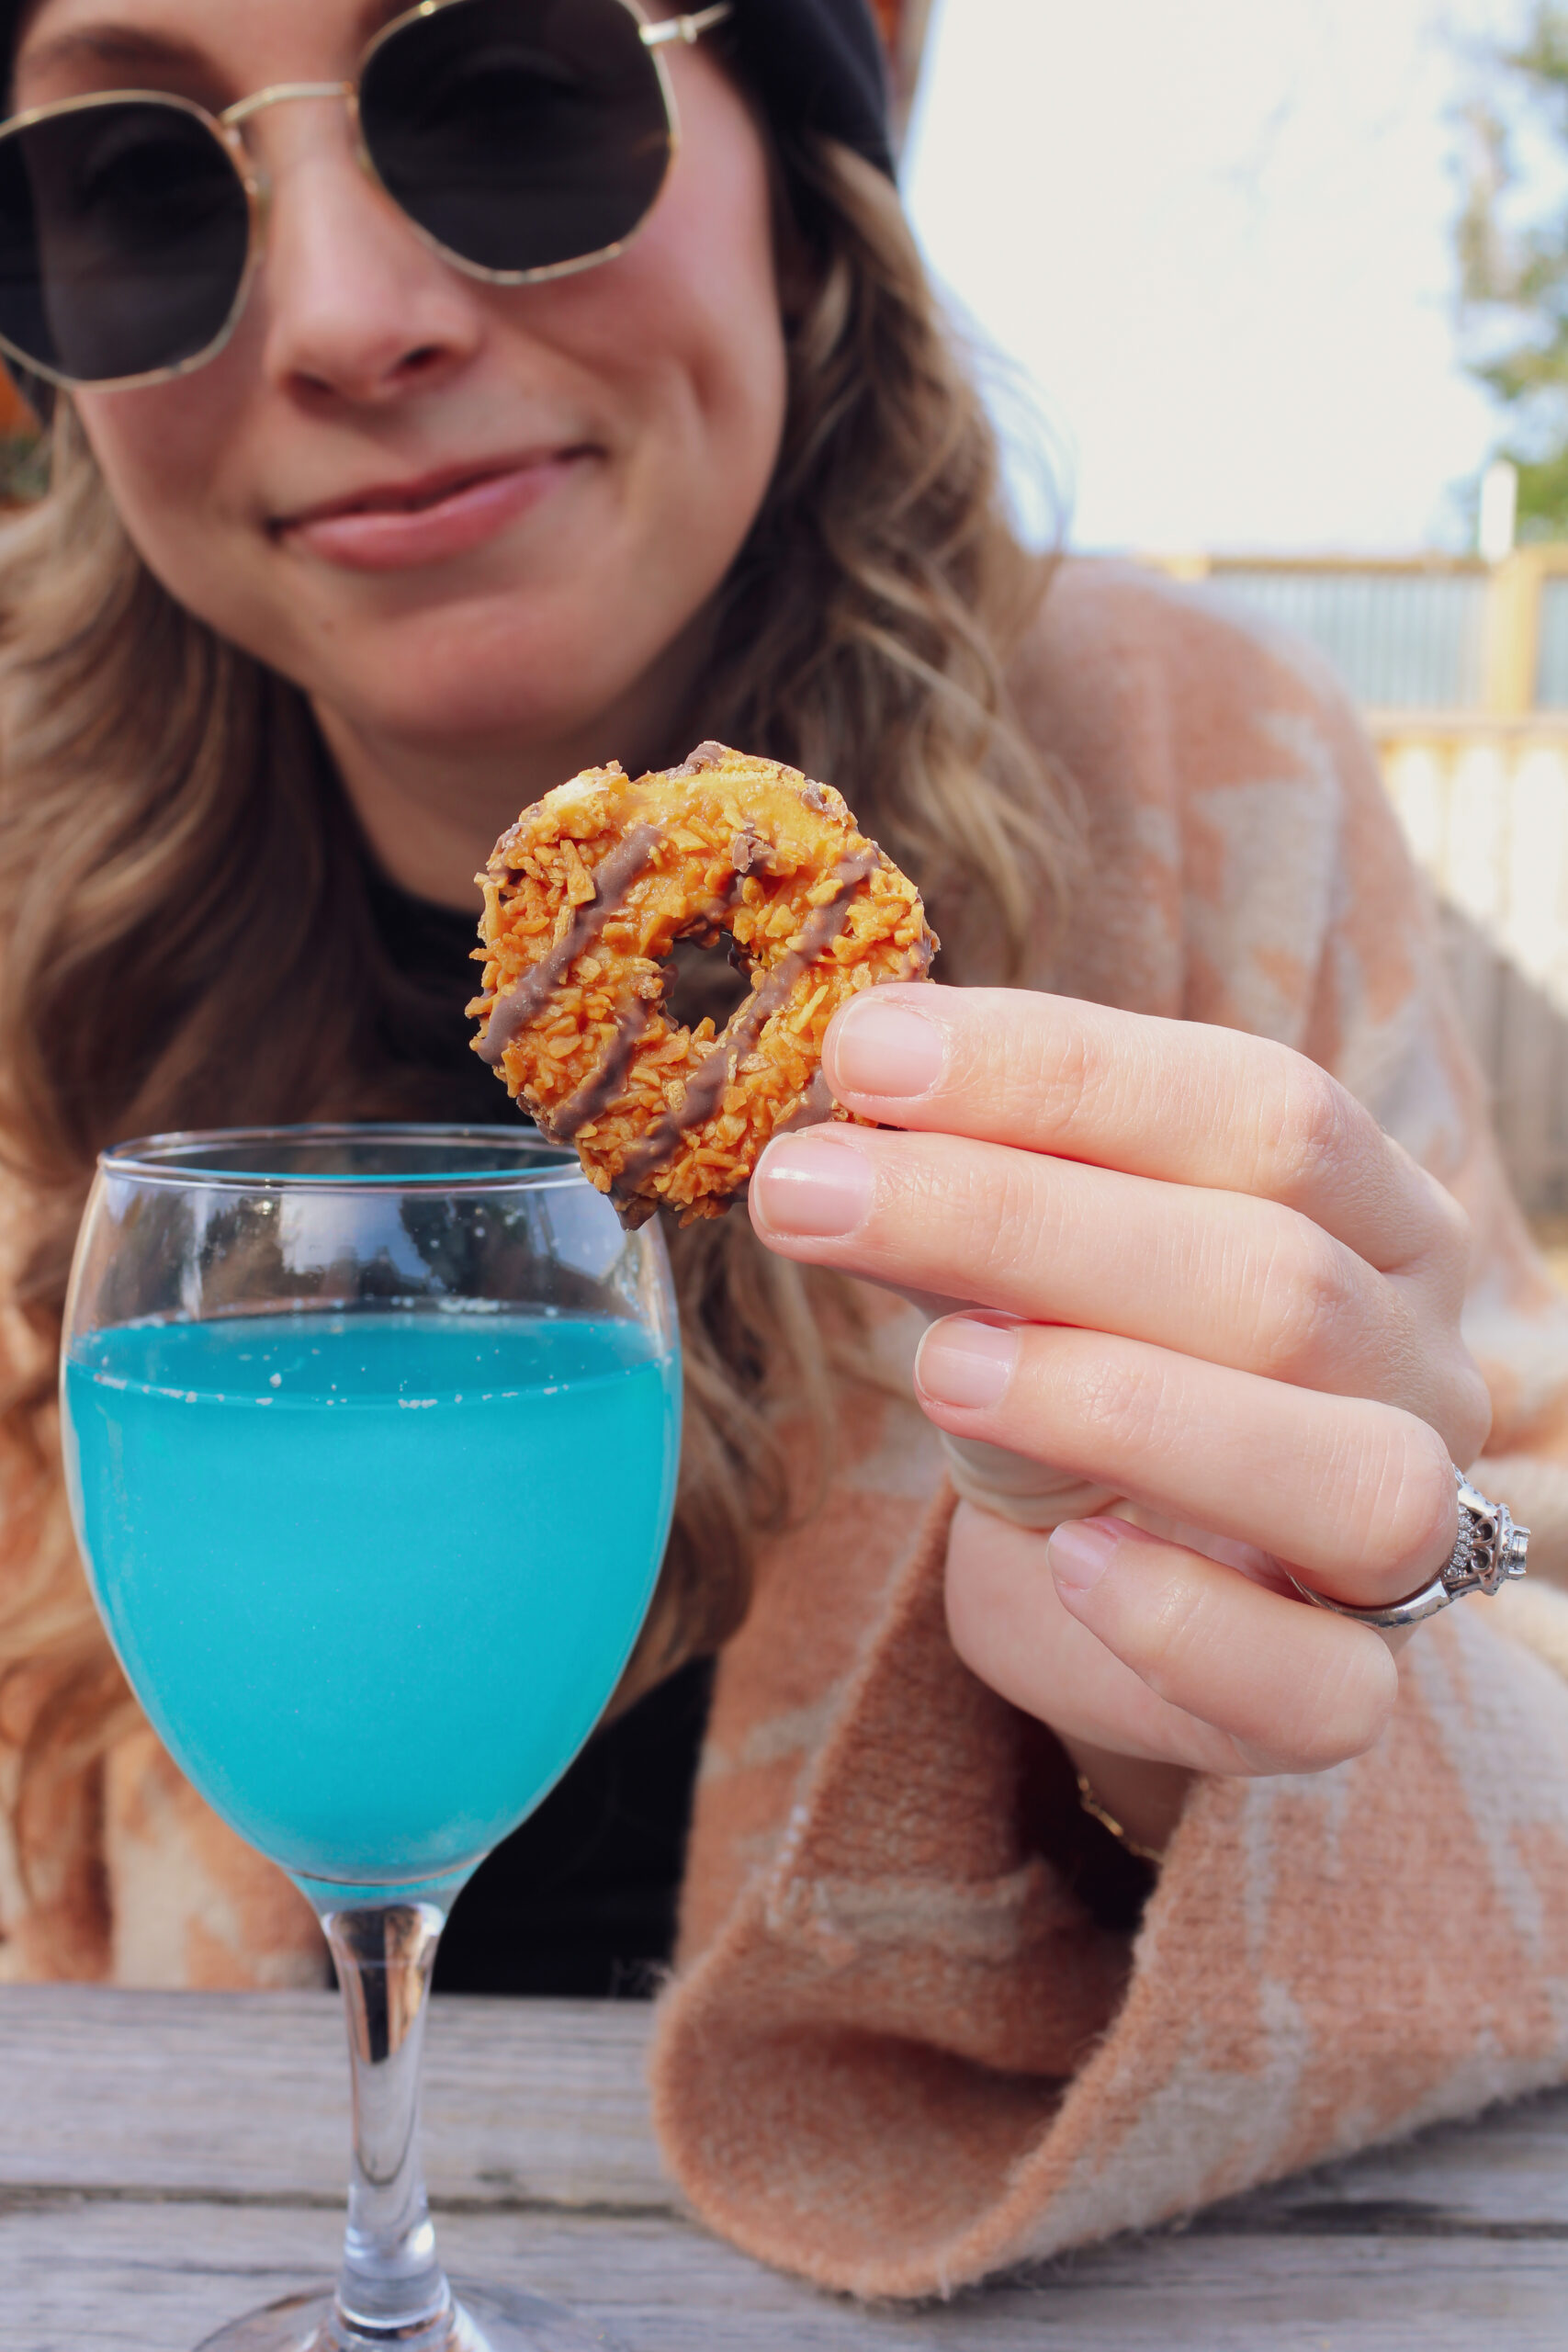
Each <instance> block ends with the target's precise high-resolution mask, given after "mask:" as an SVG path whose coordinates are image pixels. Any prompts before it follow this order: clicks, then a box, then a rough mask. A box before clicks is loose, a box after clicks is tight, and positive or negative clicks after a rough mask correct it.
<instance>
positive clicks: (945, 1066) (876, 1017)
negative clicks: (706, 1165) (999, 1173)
mask: <svg viewBox="0 0 1568 2352" xmlns="http://www.w3.org/2000/svg"><path fill="white" fill-rule="evenodd" d="M823 1072H824V1075H825V1076H826V1078H827V1080H828V1083H829V1086H830V1087H831V1089H832V1091H833V1094H834V1096H835V1098H836V1100H837V1101H839V1102H840V1103H843V1104H844V1106H845V1107H846V1109H848V1110H852V1111H858V1112H859V1113H861V1114H862V1115H863V1116H864V1117H866V1118H869V1119H874V1120H876V1121H878V1122H879V1124H881V1125H885V1126H897V1127H905V1128H909V1129H913V1130H924V1131H926V1132H940V1133H946V1134H950V1135H962V1136H974V1137H976V1139H979V1140H982V1141H985V1142H988V1143H1003V1144H1012V1145H1015V1146H1017V1147H1018V1148H1020V1149H1021V1150H1025V1151H1038V1152H1049V1153H1051V1154H1052V1155H1054V1156H1055V1157H1056V1158H1058V1159H1078V1160H1086V1161H1089V1162H1090V1163H1092V1164H1094V1165H1096V1166H1099V1167H1103V1168H1118V1169H1122V1170H1125V1171H1126V1172H1127V1173H1128V1174H1131V1175H1138V1176H1152V1177H1157V1178H1159V1179H1161V1180H1163V1181H1164V1182H1168V1183H1175V1184H1201V1185H1203V1186H1205V1187H1207V1188H1209V1189H1210V1190H1213V1191H1217V1192H1230V1193H1251V1194H1254V1195H1256V1196H1258V1197H1259V1198H1262V1199H1266V1200H1273V1201H1278V1202H1280V1203H1281V1204H1283V1205H1284V1206H1286V1207H1288V1208H1292V1209H1297V1210H1299V1211H1300V1212H1301V1213H1302V1214H1303V1216H1309V1217H1311V1218H1312V1220H1313V1222H1314V1224H1315V1225H1319V1226H1321V1227H1323V1228H1324V1230H1325V1232H1328V1233H1331V1234H1333V1235H1334V1236H1335V1237H1336V1238H1337V1239H1338V1240H1340V1241H1343V1242H1344V1243H1345V1244H1346V1246H1347V1247H1348V1248H1349V1249H1351V1250H1355V1252H1356V1253H1357V1255H1358V1256H1359V1257H1360V1258H1362V1259H1364V1260H1365V1261H1367V1262H1368V1263H1369V1264H1370V1265H1372V1266H1375V1267H1376V1268H1378V1270H1379V1271H1380V1272H1384V1273H1389V1272H1394V1271H1396V1270H1397V1269H1399V1268H1400V1267H1403V1266H1407V1265H1410V1264H1411V1263H1412V1262H1413V1261H1416V1260H1417V1259H1419V1258H1422V1257H1425V1256H1427V1255H1428V1254H1429V1253H1431V1252H1434V1251H1442V1252H1447V1253H1450V1254H1451V1253H1457V1252H1458V1251H1459V1250H1460V1249H1461V1235H1462V1233H1463V1231H1464V1219H1463V1216H1462V1215H1461V1211H1460V1210H1459V1208H1458V1207H1457V1205H1456V1204H1454V1203H1453V1202H1452V1201H1451V1200H1450V1198H1449V1195H1448V1194H1447V1193H1444V1192H1443V1190H1442V1188H1441V1186H1440V1185H1438V1183H1437V1182H1436V1180H1435V1179H1434V1178H1432V1177H1430V1176H1428V1175H1427V1173H1426V1171H1425V1170H1423V1169H1421V1168H1419V1167H1418V1166H1417V1165H1416V1162H1415V1160H1413V1159H1411V1158H1410V1156H1409V1154H1408V1153H1407V1152H1406V1151H1405V1150H1404V1148H1402V1147H1401V1146H1400V1145H1398V1144H1396V1143H1394V1142H1393V1141H1392V1140H1391V1138H1390V1137H1389V1136H1385V1135H1384V1134H1383V1132H1382V1128H1381V1127H1380V1126H1379V1125H1378V1124H1377V1122H1376V1121H1375V1120H1374V1119H1373V1118H1372V1116H1371V1114H1370V1112H1368V1111H1366V1110H1364V1109H1363V1108H1362V1106H1361V1104H1360V1103H1358V1102H1357V1101H1356V1099H1355V1097H1354V1096H1353V1095H1352V1094H1350V1093H1348V1091H1347V1090H1346V1089H1345V1088H1344V1087H1343V1086H1341V1085H1340V1084H1339V1083H1338V1081H1337V1080H1336V1079H1333V1078H1331V1077H1330V1076H1329V1074H1328V1072H1327V1071H1326V1070H1324V1069H1319V1067H1318V1066H1317V1064H1316V1063H1315V1062H1311V1061H1308V1060H1307V1059H1306V1058H1305V1057H1304V1056H1303V1055H1301V1054H1297V1053H1292V1050H1291V1048H1290V1047H1289V1046H1280V1045H1276V1044H1275V1043H1274V1042H1273V1041H1272V1040H1271V1039H1269V1038H1267V1037H1252V1036H1248V1035H1246V1034H1245V1033H1244V1032H1242V1031H1240V1030H1235V1029H1220V1028H1214V1027H1211V1026H1210V1025H1208V1024H1207V1023H1201V1022H1196V1021H1167V1020H1162V1019H1158V1018H1156V1016H1154V1015H1152V1014H1147V1013H1137V1012H1120V1011H1118V1010H1117V1009H1116V1008H1115V1007H1113V1006H1110V1005H1102V1004H1086V1003H1083V1002H1080V1001H1078V1000H1077V998H1074V997H1058V996H1046V995H1044V994H1042V993H1039V992H1037V991H1035V990H1032V989H949V988H938V987H935V986H933V985H931V983H929V982H927V983H923V984H919V985H904V984H897V985H893V986H889V987H886V988H879V989H867V990H866V991H865V992H864V993H863V995H860V996H857V997H856V998H855V999H854V1000H853V1001H852V1002H851V1003H850V1004H848V1005H846V1006H845V1007H844V1008H843V1010H842V1011H841V1012H840V1013H839V1015H838V1017H837V1019H836V1020H835V1021H834V1023H833V1024H832V1026H831V1028H830V1029H829V1032H828V1037H827V1043H826V1046H825V1048H824V1053H823Z"/></svg>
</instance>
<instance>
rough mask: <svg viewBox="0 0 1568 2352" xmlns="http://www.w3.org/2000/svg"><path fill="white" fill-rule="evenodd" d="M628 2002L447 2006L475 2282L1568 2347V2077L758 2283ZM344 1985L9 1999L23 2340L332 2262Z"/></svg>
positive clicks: (0, 2202) (16, 2324) (994, 2332)
mask: <svg viewBox="0 0 1568 2352" xmlns="http://www.w3.org/2000/svg"><path fill="white" fill-rule="evenodd" d="M648 2022H649V2013H648V2011H647V2009H646V2008H644V2007H640V2006H638V2005H636V2004H632V2003H627V2004H625V2005H621V2006H605V2007H595V2006H589V2005H577V2004H565V2003H558V2002H525V2001H517V2002H510V2001H480V2000H458V1999H450V1998H449V1999H445V2000H438V2001H437V2002H436V2003H435V2004H434V2014H433V2018H432V2021H431V2030H430V2050H429V2059H428V2064H427V2068H426V2095H425V2146H426V2153H427V2157H428V2165H429V2173H430V2182H431V2189H432V2195H433V2200H434V2205H435V2208H436V2211H437V2214H438V2216H439V2226H440V2232H441V2242H442V2246H443V2250H444V2252H445V2254H446V2260H447V2263H448V2266H449V2267H450V2268H452V2269H453V2270H454V2271H455V2272H457V2273H458V2274H459V2275H461V2274H462V2273H463V2272H465V2271H468V2272H470V2273H472V2274H473V2275H475V2276H479V2277H488V2278H491V2279H494V2280H496V2281H498V2282H500V2283H502V2284H512V2285H517V2286H525V2285H532V2286H535V2287H536V2288H538V2289H539V2290H542V2291H543V2292H545V2293H554V2294H557V2295H560V2296H562V2297H568V2298H570V2300H572V2301H576V2302H577V2303H579V2304H580V2305H581V2306H582V2307H583V2308H584V2309H585V2310H587V2311H590V2312H592V2313H593V2314H594V2315H595V2316H596V2317H597V2318H599V2319H600V2320H601V2321H602V2322H603V2324H605V2325H606V2326H607V2327H608V2328H609V2329H610V2330H611V2332H612V2333H613V2335H615V2337H616V2338H617V2339H618V2340H619V2342H620V2343H622V2344H623V2345H624V2346H627V2347H628V2352H655V2347H658V2352H709V2347H712V2348H713V2352H731V2347H733V2352H786V2347H787V2352H816V2347H822V2352H829V2347H831V2352H840V2347H841V2348H842V2352H924V2347H928V2346H949V2347H957V2346H964V2347H965V2352H971V2348H972V2352H1021V2347H1023V2346H1043V2347H1045V2352H1051V2347H1061V2352H1068V2347H1071V2352H1132V2347H1134V2346H1137V2347H1140V2352H1156V2347H1157V2352H1174V2347H1189V2346H1190V2347H1192V2352H1285V2347H1289V2352H1383V2347H1385V2346H1412V2347H1414V2346H1421V2347H1422V2352H1449V2347H1452V2352H1459V2347H1461V2346H1462V2347H1464V2352H1514V2347H1525V2346H1542V2347H1544V2346H1552V2347H1554V2352H1557V2347H1562V2346H1563V2345H1565V2344H1568V2093H1562V2094H1558V2095H1555V2096H1552V2097H1550V2098H1540V2099H1537V2100H1533V2101H1530V2102H1529V2103H1528V2104H1526V2105H1524V2106H1521V2107H1517V2108H1513V2109H1506V2110H1505V2111H1503V2112H1501V2113H1499V2114H1496V2115H1494V2116H1493V2117H1491V2118H1489V2119H1488V2120H1485V2121H1483V2122H1482V2123H1480V2124H1474V2125H1470V2126H1468V2127H1464V2128H1450V2129H1444V2130H1439V2131H1433V2132H1430V2133H1428V2134H1427V2136H1426V2137H1425V2138H1423V2139H1422V2140H1420V2141H1418V2142H1416V2143H1415V2144H1414V2145H1413V2146H1409V2147H1405V2148H1403V2149H1400V2150H1397V2151H1395V2152H1393V2154H1382V2155H1373V2156H1370V2157H1364V2158H1361V2159H1360V2160H1359V2161H1358V2162H1356V2163H1354V2164H1349V2165H1338V2166H1336V2167H1333V2168H1332V2169H1328V2170H1325V2171H1323V2172H1321V2173H1318V2174H1315V2175H1313V2176H1311V2177H1305V2178H1302V2179H1298V2180H1294V2181H1291V2182H1289V2183H1287V2184H1286V2185H1285V2186H1283V2187H1282V2188H1277V2189H1274V2190H1271V2191H1269V2192H1267V2193H1265V2194H1261V2195H1258V2196H1254V2197H1249V2198H1247V2199H1242V2200H1240V2201H1238V2202H1236V2203H1235V2204H1232V2205H1229V2206H1226V2207H1224V2208H1223V2209H1220V2210H1218V2211H1213V2212H1211V2213H1209V2214H1207V2215H1205V2216H1204V2217H1203V2218H1202V2219H1201V2222H1198V2223H1197V2224H1195V2225H1194V2226H1193V2227H1191V2228H1190V2229H1188V2230H1186V2231H1182V2232H1172V2233H1158V2234H1156V2235H1154V2236H1151V2237H1146V2238H1142V2239H1134V2240H1132V2241H1127V2242H1123V2243H1122V2244H1120V2245H1113V2246H1111V2247H1107V2248H1102V2249H1100V2250H1098V2251H1096V2252H1094V2253H1090V2254H1084V2255H1078V2256H1074V2257H1072V2258H1071V2259H1070V2260H1067V2261H1064V2262H1061V2263H1058V2264H1055V2265H1054V2266H1052V2267H1050V2268H1049V2269H1048V2270H1046V2271H1044V2272H1043V2273H1041V2274H1037V2275H1036V2276H1034V2277H1032V2278H1029V2279H1027V2280H1025V2281H1021V2282H1016V2283H1012V2284H1010V2285H1007V2286H1004V2287H1000V2288H994V2289H992V2290H989V2291H987V2292H986V2293H983V2294H977V2295H971V2296H966V2297H963V2298H961V2299H960V2300H959V2301H957V2302H956V2303H953V2304H949V2305H946V2306H943V2307H941V2308H934V2309H922V2310H919V2311H909V2310H880V2311H865V2310H862V2309H858V2308H856V2307H854V2306H852V2305H851V2304H848V2303H845V2302H841V2301H836V2300H835V2299H833V2298H831V2297H829V2296H824V2295H818V2294H816V2293H814V2292H813V2291H812V2290H810V2289H808V2288H806V2287H802V2286H801V2285H799V2284H798V2283H797V2282H796V2281H795V2280H793V2279H788V2278H778V2277H776V2276H774V2275H773V2273H772V2272H771V2271H767V2270H763V2269H761V2268H759V2267H757V2266H756V2265H755V2264H753V2263H750V2262H748V2261H747V2260H745V2259H744V2257H743V2256H739V2255H738V2254H736V2253H734V2252H732V2251H731V2249H730V2248H729V2247H728V2246H725V2245H717V2244H716V2243H715V2241H714V2240H713V2239H711V2238H709V2237H708V2236H707V2235H706V2234H705V2233H704V2232H703V2231H702V2230H700V2229H698V2228H697V2227H696V2226H695V2225H694V2223H693V2222H690V2221H689V2220H688V2219H687V2218H686V2217H685V2216H684V2215H683V2214H682V2211H681V2208H680V2205H679V2202H678V2200H677V2199H675V2197H674V2196H673V2195H672V2193H671V2189H670V2188H669V2186H668V2184H667V2183H666V2182H665V2180H664V2179H663V2177H662V2176H661V2174H660V2166H659V2159H658V2156H657V2154H656V2153H655V2150H654V2146H653V2143H652V2140H651V2138H650V2136H649V2128H648V2121H647V2117H646V2113H645V2108H644V2101H643V2096H642V2081H641V2059H642V2051H643V2044H644V2041H645V2039H646V2035H647V2030H648ZM346 2131H347V2123H346V2117H345V2069H344V2057H343V2051H342V2047H341V2037H340V2030H339V2024H338V2017H337V2005H336V2002H335V2000H334V1999H333V1998H332V1997H331V1996H327V1995H325V1994H322V1995H313V1994H277V1995H271V1994H257V1995H248V1994H233V1995H196V1994H155V1993H112V1992H97V1991H85V1990H82V1989H80V1988H77V1987H70V1986H60V1987H54V1986H50V1987H46V1988H41V1989H38V1990H34V1989H30V1988H29V1989H26V1990H17V1989H7V1990H0V2313H3V2315H4V2326H3V2328H0V2345H3V2346H4V2347H5V2352H109V2347H110V2346H114V2347H116V2352H119V2347H124V2352H190V2347H191V2346H194V2345H195V2344H196V2343H197V2341H198V2340H199V2339H200V2338H201V2337H202V2336H203V2335H207V2334H208V2333H209V2331H210V2330H211V2329H212V2328H214V2327H215V2326H217V2325H218V2324H220V2322H221V2321H223V2320H225V2319H228V2318H231V2317H233V2316H235V2315H236V2314H237V2313H238V2312H241V2311H243V2310H244V2309H246V2308H248V2307H250V2306H252V2305H254V2304H256V2303H262V2302H266V2301H270V2300H271V2299H272V2298H273V2297H274V2296H276V2295H280V2294H283V2293H285V2292H287V2291H288V2290H289V2289H290V2288H291V2287H294V2286H296V2285H298V2284H300V2283H303V2282H304V2281H305V2280H307V2279H309V2278H310V2277H311V2276H312V2275H316V2274H325V2273H327V2272H330V2271H331V2270H332V2269H333V2267H334V2265H335V2259H336V2253H337V2243H338V2235H339V2230H340V2227H341V2219H342V2194H343V2177H344V2161H345V2159H344V2149H345V2145H346Z"/></svg>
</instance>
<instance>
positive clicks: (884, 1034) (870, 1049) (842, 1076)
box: [828, 992, 947, 1103]
mask: <svg viewBox="0 0 1568 2352" xmlns="http://www.w3.org/2000/svg"><path fill="white" fill-rule="evenodd" d="M946 1059H947V1040H946V1038H945V1037H944V1036H943V1035H942V1030H941V1028H940V1027H939V1025H938V1024H937V1023H936V1022H934V1021H931V1020H928V1019H927V1017H926V1015H925V1014H924V1013H923V1012H915V1011H914V1009H913V1008H912V1007H911V1006H909V1005H908V1004H886V1003H879V1002H878V1001H877V998H876V995H875V993H874V992H873V993H872V994H869V995H866V996H863V997H861V998H859V999H858V1000H857V1001H856V1002H854V1003H853V1004H852V1005H850V1006H849V1007H848V1008H847V1009H846V1010H845V1012H844V1014H843V1016H842V1018H841V1019H840V1022H839V1023H838V1024H837V1026H836V1027H835V1029H834V1031H833V1035H832V1041H831V1044H830V1046H829V1056H828V1060H829V1069H828V1080H829V1085H830V1086H831V1087H832V1089H833V1091H834V1093H835V1094H839V1095H843V1094H846V1093H848V1094H871V1095H886V1096H887V1097H888V1098H889V1099H890V1100H896V1101H899V1102H905V1103H907V1102H909V1101H911V1100H912V1099H913V1098H914V1097H915V1096H916V1095H919V1094H929V1093H930V1092H931V1088H932V1087H933V1086H934V1085H935V1084H936V1082H937V1080H938V1079H940V1078H941V1076H942V1065H943V1064H944V1062H945V1061H946Z"/></svg>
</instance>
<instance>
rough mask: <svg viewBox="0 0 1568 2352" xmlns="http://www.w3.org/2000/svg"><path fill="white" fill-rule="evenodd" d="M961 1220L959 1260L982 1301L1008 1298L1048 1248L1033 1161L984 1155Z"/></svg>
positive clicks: (999, 1152) (1002, 1153)
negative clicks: (981, 1289) (981, 1291)
mask: <svg viewBox="0 0 1568 2352" xmlns="http://www.w3.org/2000/svg"><path fill="white" fill-rule="evenodd" d="M955 1205H958V1204H955ZM960 1216H961V1221H962V1225H963V1227H964V1233H963V1240H962V1244H961V1255H962V1257H963V1260H964V1263H965V1265H967V1266H969V1267H970V1268H971V1269H972V1270H973V1272H974V1275H975V1279H976V1281H977V1282H980V1283H984V1284H985V1285H986V1295H987V1298H990V1297H992V1296H993V1295H998V1296H1002V1295H1010V1294H1011V1293H1013V1292H1014V1291H1016V1290H1017V1289H1018V1287H1019V1285H1020V1283H1021V1280H1022V1279H1023V1278H1024V1277H1026V1276H1027V1274H1028V1272H1029V1271H1030V1270H1031V1268H1032V1266H1033V1264H1034V1261H1035V1260H1036V1259H1037V1258H1038V1256H1039V1255H1040V1252H1041V1250H1042V1249H1043V1247H1048V1245H1049V1240H1050V1236H1049V1234H1048V1232H1047V1230H1046V1227H1047V1223H1048V1216H1049V1212H1048V1204H1047V1202H1046V1201H1045V1200H1043V1198H1042V1188H1041V1183H1040V1170H1039V1165H1038V1163H1037V1162H1036V1161H1035V1160H1033V1159H1031V1158H1029V1157H1028V1156H1027V1155H1026V1154H1024V1153H1022V1152H1018V1151H1010V1150H1007V1149H1005V1148H993V1149H991V1150H990V1151H987V1154H986V1157H985V1160H984V1163H983V1166H982V1167H981V1168H980V1169H978V1170H977V1171H976V1182H975V1183H974V1185H973V1186H972V1188H971V1189H970V1190H969V1192H968V1194H967V1197H966V1198H965V1199H964V1202H963V1204H961V1209H960Z"/></svg>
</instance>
